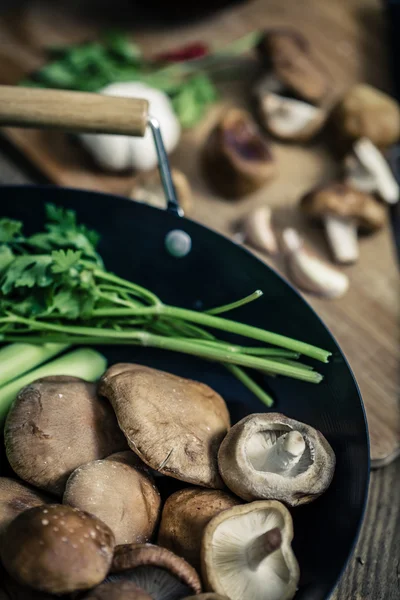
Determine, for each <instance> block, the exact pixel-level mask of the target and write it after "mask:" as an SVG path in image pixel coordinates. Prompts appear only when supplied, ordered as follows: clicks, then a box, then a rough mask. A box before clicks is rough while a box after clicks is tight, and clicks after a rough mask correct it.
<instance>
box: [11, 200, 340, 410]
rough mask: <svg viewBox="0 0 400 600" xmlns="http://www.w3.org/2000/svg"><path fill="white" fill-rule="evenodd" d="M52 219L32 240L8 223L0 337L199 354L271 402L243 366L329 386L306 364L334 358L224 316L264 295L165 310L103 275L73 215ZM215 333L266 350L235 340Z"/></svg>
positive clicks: (56, 211)
mask: <svg viewBox="0 0 400 600" xmlns="http://www.w3.org/2000/svg"><path fill="white" fill-rule="evenodd" d="M46 216H47V222H46V225H45V228H44V231H42V232H39V233H36V234H34V235H31V236H25V235H24V233H23V224H22V223H21V222H19V221H14V220H11V219H2V220H0V292H1V294H0V336H1V337H0V340H1V341H3V342H15V341H20V342H29V343H34V344H37V343H39V344H40V343H48V342H55V343H63V344H64V343H65V344H85V345H87V344H132V345H141V346H151V347H155V348H162V349H165V350H171V351H175V352H183V353H186V354H192V355H194V356H198V357H200V358H204V359H206V360H211V361H216V362H220V363H222V364H224V365H225V366H226V367H227V368H228V369H229V370H230V371H231V372H232V373H233V374H234V375H235V376H236V377H237V378H238V379H239V380H240V381H241V382H242V383H244V385H246V386H247V387H248V388H249V389H250V390H251V391H252V392H253V393H255V394H256V396H258V397H259V398H260V399H261V400H262V401H263V402H264V403H265V404H267V405H268V406H271V405H272V398H271V397H270V396H269V395H268V394H267V393H266V392H265V391H264V390H263V389H262V388H261V387H260V386H259V385H258V384H257V383H256V382H255V381H254V380H253V379H252V378H251V377H250V375H249V374H248V373H247V372H246V371H244V370H243V368H250V369H256V370H258V371H260V372H261V373H263V374H268V375H272V376H275V375H285V376H288V377H293V378H296V379H301V380H303V381H309V382H311V383H318V382H319V381H321V379H322V377H321V375H320V374H319V373H317V372H315V371H314V370H313V369H312V368H311V367H310V366H309V365H305V364H302V363H300V362H298V358H299V356H300V355H301V354H302V355H304V356H308V357H311V358H314V359H316V360H320V361H322V362H327V360H328V357H329V352H326V351H325V350H322V349H320V348H317V347H315V346H312V345H310V344H307V343H305V342H300V341H297V340H293V339H291V338H288V337H286V336H281V335H279V334H276V333H272V332H269V331H265V330H263V329H260V328H257V327H252V326H250V325H246V324H244V323H239V322H236V321H233V320H230V319H226V318H223V317H220V316H218V315H219V314H222V313H226V312H228V311H230V310H234V309H235V308H237V307H238V306H242V305H243V304H245V303H247V302H250V301H253V300H255V299H257V298H259V297H260V296H261V295H262V294H261V292H259V291H257V292H255V293H254V294H251V295H250V296H248V297H246V298H244V299H242V300H239V301H236V302H233V303H231V304H229V305H225V306H223V307H216V308H214V309H212V310H210V311H208V312H198V311H192V310H188V309H184V308H180V307H177V306H169V305H166V304H164V303H163V302H162V300H161V299H160V298H159V297H158V296H156V295H155V294H154V293H153V292H151V291H150V290H148V289H146V288H144V287H142V286H140V285H138V284H136V283H133V282H131V281H127V280H125V279H122V278H121V277H118V276H117V275H115V274H114V273H110V272H109V271H107V270H106V269H105V267H104V264H103V261H102V259H101V256H100V255H99V254H98V252H97V244H98V241H99V236H98V234H97V233H96V232H94V231H92V230H90V229H88V228H87V227H86V226H84V225H82V224H79V223H77V220H76V215H75V213H74V212H73V211H71V210H66V209H64V208H61V207H58V206H55V205H53V204H48V205H47V206H46ZM209 329H212V330H219V331H221V332H229V333H234V334H238V335H240V336H243V338H247V339H250V340H257V341H258V342H262V343H263V345H260V346H247V345H244V344H243V345H239V344H231V343H228V342H226V341H223V340H221V339H219V338H217V337H216V336H215V335H214V334H212V333H211V332H210V331H209Z"/></svg>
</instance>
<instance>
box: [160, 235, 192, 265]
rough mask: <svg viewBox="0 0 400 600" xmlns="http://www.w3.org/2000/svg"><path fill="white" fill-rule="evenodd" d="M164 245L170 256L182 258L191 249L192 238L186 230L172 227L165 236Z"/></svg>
mask: <svg viewBox="0 0 400 600" xmlns="http://www.w3.org/2000/svg"><path fill="white" fill-rule="evenodd" d="M165 247H166V249H167V251H168V252H169V253H170V254H171V256H175V258H182V257H184V256H186V255H187V254H189V252H190V250H191V249H192V239H191V237H190V235H189V234H188V233H186V231H182V229H173V230H172V231H170V232H169V233H168V234H167V235H166V237H165Z"/></svg>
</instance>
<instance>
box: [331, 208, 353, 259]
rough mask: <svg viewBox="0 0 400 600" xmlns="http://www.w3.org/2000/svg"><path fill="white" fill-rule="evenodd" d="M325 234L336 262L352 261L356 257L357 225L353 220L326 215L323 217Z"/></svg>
mask: <svg viewBox="0 0 400 600" xmlns="http://www.w3.org/2000/svg"><path fill="white" fill-rule="evenodd" d="M324 225H325V231H326V235H327V238H328V241H329V244H330V246H331V249H332V252H333V256H334V258H335V260H336V262H338V263H341V264H349V263H353V262H355V261H356V260H357V259H358V254H359V253H358V239H357V227H356V224H355V223H354V221H353V220H351V219H350V220H349V219H344V218H341V217H336V216H333V215H327V216H326V217H324Z"/></svg>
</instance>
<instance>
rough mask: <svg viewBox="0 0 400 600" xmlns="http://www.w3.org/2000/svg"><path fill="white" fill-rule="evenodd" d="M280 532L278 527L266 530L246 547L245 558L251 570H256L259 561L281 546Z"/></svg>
mask: <svg viewBox="0 0 400 600" xmlns="http://www.w3.org/2000/svg"><path fill="white" fill-rule="evenodd" d="M281 544H282V534H281V530H280V529H279V527H274V528H273V529H270V530H269V531H266V532H265V533H263V534H262V535H260V536H259V537H258V538H256V539H255V540H252V541H251V542H250V543H249V544H248V545H247V548H246V559H247V564H248V567H249V569H250V570H251V571H256V570H257V569H258V566H259V564H260V562H262V561H263V560H264V559H265V558H267V556H269V555H270V554H272V553H273V552H275V550H278V549H279V548H280V547H281Z"/></svg>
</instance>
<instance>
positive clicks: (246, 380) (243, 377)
mask: <svg viewBox="0 0 400 600" xmlns="http://www.w3.org/2000/svg"><path fill="white" fill-rule="evenodd" d="M225 367H226V368H227V369H228V371H230V372H231V373H232V375H234V376H235V377H236V379H238V380H239V381H241V382H242V383H243V385H245V386H246V387H247V388H248V389H249V390H250V391H251V392H253V394H254V395H255V396H256V397H257V398H259V400H261V402H263V403H264V404H265V405H266V406H268V408H271V406H273V404H274V400H273V398H272V397H271V396H270V395H269V394H267V392H266V391H265V390H263V389H262V387H260V386H259V385H258V384H257V383H256V382H255V381H254V379H252V378H251V377H250V376H249V375H247V373H246V371H244V370H243V369H241V368H240V367H238V366H237V365H225Z"/></svg>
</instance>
